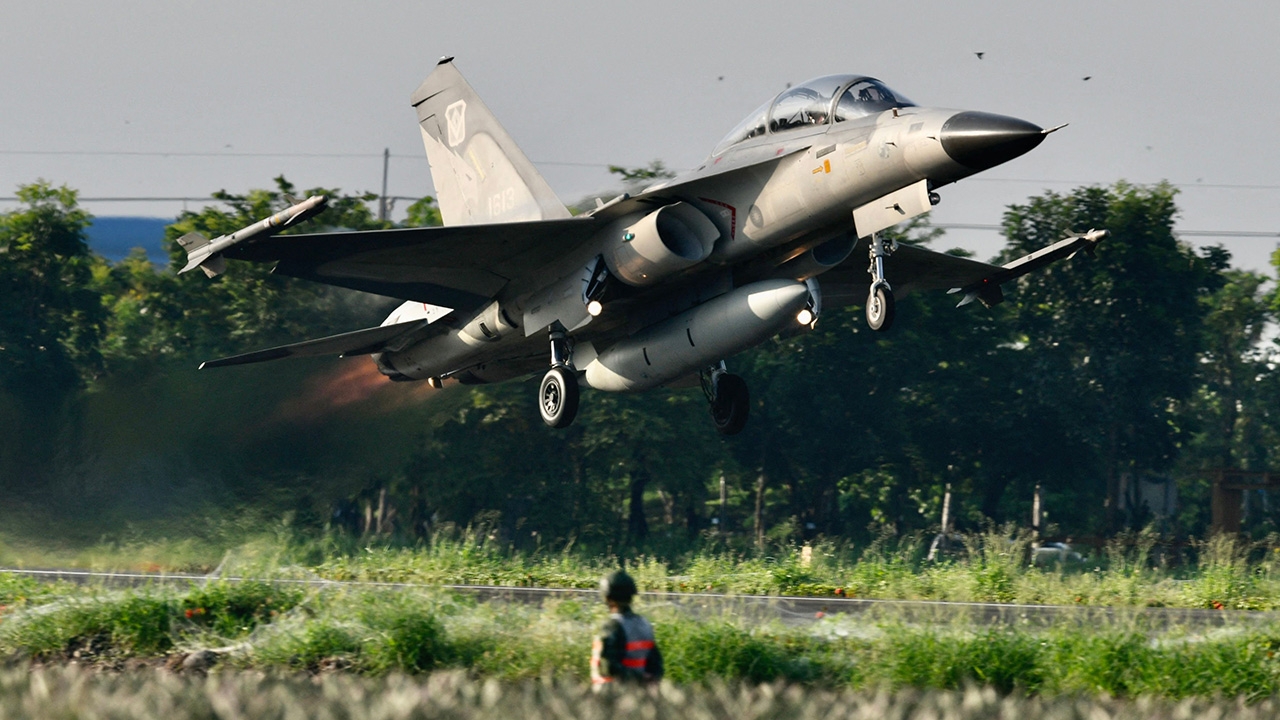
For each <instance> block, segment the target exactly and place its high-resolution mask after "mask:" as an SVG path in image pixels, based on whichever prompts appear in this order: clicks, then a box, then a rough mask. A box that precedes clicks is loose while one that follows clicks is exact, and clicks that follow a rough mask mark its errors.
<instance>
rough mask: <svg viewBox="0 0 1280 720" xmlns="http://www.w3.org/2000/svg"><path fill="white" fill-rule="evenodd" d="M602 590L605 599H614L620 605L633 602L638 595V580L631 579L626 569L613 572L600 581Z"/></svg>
mask: <svg viewBox="0 0 1280 720" xmlns="http://www.w3.org/2000/svg"><path fill="white" fill-rule="evenodd" d="M600 592H601V594H603V595H604V599H605V600H612V601H613V602H616V603H618V604H620V605H626V604H628V603H630V602H631V598H633V597H635V596H636V593H637V592H638V591H637V590H636V581H635V580H632V579H631V576H630V575H628V574H627V571H625V570H619V571H617V572H615V573H611V574H610V575H608V576H606V577H605V578H604V579H603V580H601V581H600Z"/></svg>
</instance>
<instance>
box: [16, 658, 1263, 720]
mask: <svg viewBox="0 0 1280 720" xmlns="http://www.w3.org/2000/svg"><path fill="white" fill-rule="evenodd" d="M1278 712H1280V703H1277V702H1276V701H1275V700H1265V701H1262V702H1259V703H1256V704H1246V703H1244V702H1242V701H1237V700H1221V699H1187V700H1180V701H1179V700H1169V699H1156V698H1142V699H1137V700H1133V699H1116V698H1086V697H1079V696H1060V697H1052V698H1046V697H1036V696H1031V697H1027V696H1021V695H1016V696H1010V697H1007V696H1003V695H1001V694H999V693H996V692H994V691H993V690H990V689H986V690H983V689H977V688H968V689H965V690H960V691H924V692H899V693H885V692H871V691H854V690H820V689H813V688H807V687H797V686H788V685H783V684H769V685H750V684H740V683H712V684H709V685H705V686H697V687H677V686H674V685H665V686H663V687H662V688H660V689H658V690H657V691H656V692H652V693H644V692H605V693H599V694H597V693H593V692H591V689H590V686H589V685H586V684H584V683H581V682H577V681H564V680H536V681H534V680H530V681H523V682H514V683H508V682H498V681H495V680H492V679H476V678H473V677H470V676H467V675H466V674H463V673H455V672H443V673H435V674H432V675H430V676H426V677H405V676H400V675H396V676H390V677H386V678H361V677H353V676H350V675H327V676H325V677H323V678H321V679H309V678H302V677H280V676H275V675H266V676H264V675H262V674H259V673H242V672H227V673H220V674H218V675H216V676H211V677H209V678H207V679H205V678H199V677H194V678H193V677H182V676H175V675H171V674H167V673H150V672H141V673H130V674H123V675H111V674H106V675H103V674H95V673H92V672H89V671H85V670H83V669H79V668H55V669H38V670H34V671H28V670H27V669H26V668H25V667H16V668H12V669H9V670H0V717H6V718H26V717H127V718H134V719H136V720H169V719H170V718H173V717H198V718H214V717H222V718H294V717H342V718H350V719H351V720H402V719H403V720H410V719H417V718H442V717H443V718H454V719H456V720H471V719H472V718H475V719H477V720H478V719H479V718H493V717H503V718H535V717H536V718H549V719H557V720H558V719H564V720H568V719H570V718H606V717H607V718H619V719H624V720H625V719H628V718H636V719H637V720H641V719H648V718H654V717H672V718H675V717H681V718H705V719H706V720H720V719H724V720H745V719H756V718H761V719H763V718H796V719H797V720H818V719H819V718H823V719H830V720H843V719H845V718H848V719H849V720H881V719H882V718H896V719H898V720H917V719H918V720H925V719H926V718H927V719H933V718H948V719H950V720H979V719H985V718H992V717H1000V718H1004V720H1039V719H1040V718H1046V719H1049V718H1053V719H1054V720H1075V719H1076V718H1079V719H1081V720H1084V719H1086V718H1087V719H1088V720H1112V719H1117V720H1118V719H1120V718H1133V717H1144V718H1168V719H1169V720H1175V719H1177V720H1182V719H1187V720H1189V719H1191V718H1206V717H1208V718H1220V719H1224V720H1225V719H1226V718H1239V719H1240V720H1252V719H1253V718H1269V717H1275V715H1276V714H1277V713H1278Z"/></svg>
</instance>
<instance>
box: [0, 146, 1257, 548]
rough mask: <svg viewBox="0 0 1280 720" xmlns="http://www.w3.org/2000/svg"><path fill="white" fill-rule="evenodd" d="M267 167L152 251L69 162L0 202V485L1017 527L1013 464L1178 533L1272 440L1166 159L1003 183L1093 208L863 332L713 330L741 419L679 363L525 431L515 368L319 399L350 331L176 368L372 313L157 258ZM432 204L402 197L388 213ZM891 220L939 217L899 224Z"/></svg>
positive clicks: (459, 521) (361, 513)
mask: <svg viewBox="0 0 1280 720" xmlns="http://www.w3.org/2000/svg"><path fill="white" fill-rule="evenodd" d="M624 170H625V169H622V168H619V171H624ZM629 172H635V171H629ZM619 174H623V173H622V172H620V173H619ZM623 177H624V178H626V177H627V175H625V174H623ZM295 190H296V188H294V187H293V186H292V185H291V184H289V183H288V181H287V180H285V179H284V178H283V177H281V178H277V179H276V182H275V187H274V188H273V189H270V190H253V191H250V192H248V193H246V194H244V195H233V194H229V193H225V192H223V193H219V194H218V195H217V197H218V198H219V199H220V200H222V201H223V206H222V207H206V208H203V209H201V210H198V211H193V212H184V213H182V214H181V215H180V216H179V217H178V218H176V219H175V222H174V223H173V224H172V225H170V226H169V228H168V229H167V231H166V239H167V241H168V244H169V247H170V253H171V258H172V261H171V262H170V263H169V264H168V266H165V267H160V266H156V265H154V264H152V263H151V262H150V261H149V260H148V259H147V258H146V256H145V254H144V253H141V252H137V253H135V254H133V255H131V256H129V257H128V258H126V259H124V260H122V261H120V262H117V263H111V262H108V261H107V260H105V259H103V258H101V257H99V256H97V255H95V254H94V253H93V252H92V251H91V250H90V248H89V247H88V244H87V242H86V234H85V229H86V227H87V225H88V223H89V221H90V217H89V216H88V214H87V213H85V212H84V210H83V209H81V208H79V206H78V205H77V203H76V196H75V193H74V191H72V190H69V189H67V188H57V187H53V186H52V185H50V184H48V183H43V182H41V183H36V184H33V185H29V186H26V187H24V188H21V189H20V190H19V198H20V199H21V200H22V202H23V203H24V205H23V207H21V208H20V209H18V210H15V211H12V212H9V213H6V214H4V215H3V216H2V217H0V300H2V305H0V307H4V308H5V312H4V313H3V314H2V315H0V423H2V424H3V425H2V427H3V429H4V433H3V438H0V473H3V474H2V475H0V491H3V492H4V493H5V494H7V495H8V496H10V497H12V498H18V499H21V500H23V502H26V503H29V504H35V505H39V504H40V503H45V504H49V503H51V502H52V500H51V498H54V497H65V496H66V495H67V494H72V495H75V496H76V497H77V498H79V499H80V500H81V501H82V502H84V503H85V504H86V505H87V506H90V507H93V508H102V507H104V506H108V505H112V504H113V503H115V504H116V505H120V506H122V507H123V509H124V510H125V511H128V512H132V513H139V512H156V513H163V512H169V511H172V508H173V507H174V502H176V500H174V501H171V500H173V499H175V498H179V497H194V498H196V500H193V501H192V504H190V505H181V503H179V505H181V507H183V508H184V509H186V510H191V511H194V510H195V509H198V508H199V507H202V505H201V503H205V504H209V503H212V504H215V505H217V504H220V505H223V506H237V505H252V504H257V505H266V506H269V507H271V508H273V509H282V508H284V509H289V510H291V511H293V512H296V513H297V517H299V518H300V519H301V520H300V521H301V522H307V523H311V524H314V525H317V526H319V525H326V524H327V525H329V526H333V527H338V528H346V529H349V530H351V531H353V532H369V531H381V532H384V533H391V532H395V533H398V534H401V535H404V536H406V537H422V536H425V535H426V534H428V533H430V532H432V531H433V530H434V529H437V528H440V527H443V526H448V525H454V526H472V527H476V526H483V527H486V528H490V529H491V530H492V531H493V532H494V533H496V534H499V535H501V536H502V537H504V538H507V539H509V540H510V541H511V542H514V543H517V544H528V543H541V542H566V541H570V540H574V541H579V542H598V543H603V544H609V545H612V546H621V545H624V544H636V543H657V542H668V541H669V542H674V543H687V542H690V541H694V542H697V541H699V539H707V538H724V537H728V538H737V539H739V540H743V541H746V542H759V543H763V542H767V541H768V540H770V539H775V540H793V539H798V538H802V537H803V538H811V537H817V536H825V537H839V538H848V539H852V540H860V539H865V538H867V537H870V536H874V535H875V534H877V533H881V532H885V531H897V532H910V531H917V530H918V531H926V530H930V529H932V528H936V527H937V525H938V522H939V514H940V509H941V503H942V499H943V495H944V492H946V490H947V489H948V488H950V491H951V497H952V517H954V518H955V519H956V520H955V522H956V523H957V525H958V526H959V527H961V528H965V527H968V528H978V527H981V526H982V525H983V524H986V523H1004V522H1015V523H1018V524H1024V525H1025V524H1027V523H1028V522H1029V520H1030V508H1031V502H1032V496H1033V494H1034V492H1035V488H1036V487H1037V486H1039V487H1040V488H1041V491H1042V493H1043V499H1044V508H1045V510H1046V513H1047V518H1046V520H1047V523H1048V528H1047V530H1048V532H1050V534H1059V535H1075V536H1080V535H1104V534H1110V533H1114V532H1117V531H1120V530H1123V529H1125V528H1130V527H1141V526H1144V525H1147V524H1150V523H1152V522H1156V523H1158V525H1159V526H1160V528H1161V529H1163V530H1164V531H1166V532H1169V533H1175V534H1179V535H1184V536H1186V535H1202V534H1204V533H1205V532H1206V531H1207V527H1208V522H1209V498H1208V491H1209V490H1208V480H1207V478H1208V475H1207V473H1208V472H1210V471H1212V470H1213V469H1217V468H1227V467H1234V468H1241V469H1250V470H1262V469H1267V468H1280V457H1277V456H1280V417H1278V413H1280V373H1278V372H1277V367H1276V360H1277V346H1276V343H1275V342H1274V341H1273V340H1272V339H1271V333H1270V332H1269V330H1268V328H1269V327H1273V324H1274V323H1275V322H1276V321H1277V319H1280V292H1277V291H1276V290H1275V289H1274V284H1273V283H1269V281H1270V280H1272V278H1268V277H1267V276H1264V275H1262V274H1258V273H1252V272H1247V271H1243V270H1239V269H1235V268H1232V267H1231V266H1230V255H1229V253H1228V252H1227V251H1226V250H1225V249H1224V248H1222V247H1210V248H1205V249H1202V250H1200V251H1196V250H1195V249H1193V248H1192V247H1190V246H1189V245H1187V244H1185V243H1183V242H1180V241H1179V240H1178V239H1177V238H1176V236H1175V234H1174V231H1173V227H1174V220H1175V218H1176V216H1177V206H1176V202H1175V201H1176V192H1175V190H1174V189H1173V188H1172V187H1171V186H1168V185H1155V186H1133V185H1128V184H1125V183H1117V184H1116V185H1113V186H1110V187H1098V186H1094V187H1081V188H1078V189H1075V190H1073V191H1071V192H1068V193H1062V194H1060V193H1052V192H1049V193H1045V194H1044V195H1041V196H1037V197H1033V198H1029V199H1028V200H1027V201H1026V202H1024V203H1020V204H1015V205H1012V206H1010V207H1009V208H1008V209H1007V211H1006V213H1005V215H1004V222H1003V235H1004V238H1005V248H1004V250H1003V251H1002V254H1001V257H1000V260H1001V261H1007V260H1009V259H1012V258H1014V257H1018V256H1021V255H1023V254H1026V253H1029V252H1031V251H1033V250H1036V249H1038V248H1040V247H1043V246H1045V245H1048V244H1050V243H1052V242H1054V241H1056V240H1058V239H1060V238H1062V237H1063V236H1065V235H1067V234H1069V233H1071V232H1079V231H1084V230H1088V229H1090V228H1107V229H1109V230H1111V232H1112V236H1111V238H1110V239H1108V240H1107V241H1105V242H1104V243H1103V244H1102V245H1101V246H1100V247H1099V249H1098V251H1097V253H1096V256H1095V257H1090V258H1084V257H1082V258H1075V259H1073V260H1071V261H1064V262H1060V263H1057V264H1055V265H1053V266H1050V267H1049V268H1047V269H1045V270H1044V271H1041V272H1037V273H1033V274H1031V275H1029V276H1026V277H1024V278H1022V279H1020V280H1018V281H1017V282H1016V283H1015V284H1012V285H1011V286H1009V287H1006V288H1005V290H1006V293H1005V297H1006V301H1005V302H1004V303H1002V304H1000V305H997V306H995V307H992V308H984V307H982V306H980V305H971V306H966V307H964V308H960V309H956V308H955V307H953V306H954V305H955V301H956V297H955V296H949V295H946V294H942V293H918V294H911V295H908V296H906V297H903V298H902V299H901V301H900V306H899V313H898V321H897V323H896V324H895V326H894V329H893V330H892V331H891V332H889V333H887V334H878V333H872V332H871V331H869V330H867V329H866V327H865V324H864V323H863V322H862V320H861V312H860V308H845V309H829V310H827V311H826V312H825V313H824V314H823V316H822V317H821V319H820V321H819V323H818V326H817V329H816V330H814V331H812V332H807V333H804V334H801V335H796V336H790V337H781V338H777V339H774V340H772V341H770V342H768V343H766V344H765V345H763V346H761V347H758V348H756V349H754V350H752V351H750V352H747V353H744V354H742V355H741V356H738V357H734V358H730V359H729V364H730V367H731V369H732V370H733V371H734V372H738V373H740V374H742V375H744V376H745V377H746V379H747V380H748V382H749V384H750V387H751V391H752V409H751V413H752V418H751V421H750V423H749V424H748V426H747V429H746V430H745V431H744V432H743V433H742V434H741V435H739V436H736V437H734V438H727V439H725V438H720V437H719V436H718V435H716V434H715V432H714V431H713V430H712V428H711V425H710V423H709V422H708V419H707V418H706V412H707V410H706V403H705V400H704V399H703V398H702V396H701V393H700V392H699V391H697V390H696V389H695V390H679V391H658V392H650V393H645V394H640V395H614V394H608V393H599V392H591V391H586V394H585V396H584V398H583V404H582V410H581V414H580V416H579V419H578V421H577V422H576V423H575V424H574V425H573V426H572V427H570V428H568V429H567V430H563V431H553V430H550V429H548V428H546V427H544V426H543V425H542V423H541V422H540V421H539V420H538V416H537V413H536V412H535V411H534V407H533V402H534V401H533V397H534V391H533V386H532V385H531V384H530V383H529V382H513V383H508V384H504V385H497V386H480V387H473V388H463V387H449V388H446V389H445V390H442V391H439V392H438V393H433V394H423V393H420V392H419V391H418V390H416V389H410V388H401V387H395V388H390V389H387V390H385V391H383V390H380V389H378V388H380V387H381V386H380V385H379V386H373V385H370V387H373V388H374V390H369V391H368V392H369V393H372V392H378V393H381V394H380V395H379V396H380V397H389V396H392V395H394V394H395V393H396V392H399V393H402V394H401V395H398V396H396V397H399V398H402V399H403V398H410V397H411V398H414V399H415V400H414V401H413V402H400V401H396V402H392V403H390V405H389V406H388V407H387V408H381V409H379V410H377V411H376V412H374V411H372V410H369V409H368V407H367V406H362V405H359V404H358V403H356V404H354V405H350V406H345V405H342V404H341V403H342V402H346V401H345V400H340V399H339V397H340V396H342V397H345V393H347V392H348V391H351V390H352V388H353V387H355V386H356V385H357V384H359V383H366V382H373V381H372V380H368V379H367V378H366V379H364V380H359V383H357V381H356V380H352V379H347V378H346V376H341V377H339V376H334V375H333V373H334V372H335V367H337V366H341V367H344V368H345V367H354V366H352V365H350V364H351V363H361V362H364V361H362V360H359V359H356V360H348V361H341V363H347V365H342V364H341V363H339V361H311V362H307V361H300V362H299V363H296V364H291V363H289V361H285V362H284V363H281V364H269V365H270V367H268V366H262V367H259V368H250V369H243V370H242V369H237V368H231V369H227V370H222V371H208V372H206V373H200V374H197V373H195V371H194V366H195V365H196V364H197V363H198V362H199V361H201V360H205V359H209V358H211V357H217V356H221V355H229V354H234V353H237V352H243V351H246V350H251V349H258V348H263V347H268V346H271V345H273V344H279V343H286V342H291V341H295V340H298V339H304V338H310V337H318V336H321V335H326V334H332V333H337V332H343V331H346V330H350V329H355V328H358V327H365V326H369V325H371V324H377V323H378V322H380V321H381V318H382V316H383V315H385V313H386V312H387V311H388V310H389V308H390V307H391V306H392V305H394V302H393V301H388V300H387V299H385V298H378V297H374V296H369V295H364V294H361V293H356V292H353V291H346V290H341V289H337V288H330V287H326V286H322V285H315V284H308V283H304V282H301V281H296V280H292V279H289V278H283V277H279V276H276V275H273V274H271V273H270V268H269V267H264V266H261V265H252V264H248V263H232V264H231V266H230V269H229V270H228V272H227V273H226V274H225V275H222V276H220V277H218V278H215V279H212V280H211V279H208V278H205V277H204V276H203V275H202V274H200V273H191V274H187V275H181V276H179V275H177V274H176V272H175V271H176V268H179V267H181V266H182V265H183V262H182V260H183V256H182V253H181V251H180V249H179V248H178V246H177V244H176V242H175V241H176V239H177V238H178V237H180V236H181V235H183V234H184V233H186V232H190V231H192V230H198V231H200V232H203V233H205V234H207V235H209V236H216V235H220V234H224V233H230V232H232V231H234V230H236V229H238V228H240V227H243V226H244V225H247V224H249V223H251V222H253V221H255V220H257V219H260V218H262V217H265V216H267V215H269V214H271V213H272V212H274V211H276V210H278V209H280V208H281V207H283V206H285V205H287V204H288V203H289V199H290V197H291V196H292V195H293V194H294V192H295ZM319 191H323V192H326V193H327V194H329V195H330V196H331V202H330V204H329V207H328V209H327V210H326V211H325V212H324V214H323V215H321V216H319V217H318V218H316V219H314V220H312V221H310V222H309V223H307V227H305V228H299V229H298V230H296V232H308V231H316V230H329V229H338V228H350V229H373V228H383V227H392V224H391V223H388V222H380V221H378V220H377V219H376V217H375V216H374V215H373V213H372V212H371V211H370V207H369V204H368V203H369V202H370V201H371V200H373V199H374V197H373V196H369V195H359V194H357V195H347V194H343V193H341V192H339V191H336V190H324V189H316V190H312V191H310V192H319ZM438 223H439V215H438V213H437V212H436V211H435V207H434V204H433V202H432V200H431V199H430V198H424V199H423V200H422V201H420V202H419V203H416V204H415V205H414V206H412V207H411V208H410V212H409V217H408V219H407V220H406V222H405V223H402V224H404V225H419V226H421V225H432V224H438ZM897 232H898V233H899V239H900V240H901V241H902V242H915V243H928V244H930V245H931V246H933V247H935V248H939V247H942V246H943V245H944V244H945V237H944V236H943V235H942V233H941V231H939V230H937V229H933V228H930V227H929V226H928V225H927V223H924V222H917V223H914V224H911V225H909V226H907V227H905V228H901V229H899V230H898V231H897ZM850 262H857V259H856V258H855V259H852V260H850ZM1274 262H1275V264H1276V265H1277V267H1278V268H1280V254H1278V255H1277V256H1276V259H1275V261H1274ZM365 364H366V365H367V363H365ZM286 365H287V366H288V367H286ZM211 372H218V373H222V374H220V375H211V374H210V373H211ZM309 378H310V380H309ZM315 378H330V380H329V381H327V382H328V384H327V385H323V387H325V388H327V389H326V390H324V391H323V392H322V393H321V394H320V396H319V397H320V405H323V406H325V407H326V408H327V409H324V410H323V411H317V410H307V411H305V412H304V411H299V412H298V413H295V415H296V416H297V417H292V416H289V417H286V416H288V413H282V412H281V411H280V408H283V407H295V406H299V403H301V402H302V399H300V398H299V396H301V395H305V394H306V393H305V392H304V390H305V388H307V387H312V386H316V387H320V386H319V385H315V383H319V382H320V380H315ZM533 382H535V383H536V379H535V380H534V381H533ZM308 383H312V384H311V385H309V384H308ZM361 387H363V385H361ZM340 391H341V392H340ZM393 391H394V392H393ZM404 393H407V394H404ZM317 407H319V406H317ZM362 408H363V409H362ZM282 417H283V418H284V419H281V418H282ZM291 417H292V419H290V418H291ZM393 429H394V432H393ZM138 435H146V436H150V437H151V440H152V442H151V444H150V445H148V444H147V443H145V442H141V441H140V440H139V439H138V437H136V436H138ZM361 443H363V446H361V447H362V448H363V449H360V450H358V451H357V445H360V444H361ZM121 448H129V450H127V451H126V450H122V449H121ZM144 460H145V462H144ZM108 466H110V467H112V468H114V469H113V470H112V471H111V472H109V473H108V472H106V471H105V470H103V468H104V467H108ZM143 475H147V477H148V478H149V479H148V480H147V481H146V482H145V483H143V482H142V481H141V480H138V478H139V477H141V476H143ZM1141 479H1147V480H1150V479H1162V480H1166V481H1167V482H1170V483H1173V484H1175V485H1176V487H1177V492H1178V497H1179V504H1178V511H1177V513H1176V514H1174V515H1172V516H1167V517H1164V516H1156V515H1153V513H1152V510H1153V508H1150V507H1149V506H1143V505H1141V504H1138V503H1135V502H1134V500H1133V497H1128V498H1126V494H1128V495H1129V496H1132V493H1133V488H1134V487H1136V484H1137V482H1138V480H1141ZM135 486H136V487H142V488H145V490H144V491H138V492H132V491H130V490H129V488H131V487H135ZM28 506H30V505H28ZM140 508H142V509H140ZM148 508H149V509H148ZM1251 518H1252V519H1251V523H1252V524H1251V529H1252V530H1253V531H1255V532H1267V531H1270V530H1271V529H1273V525H1272V520H1271V518H1270V517H1269V516H1268V513H1266V512H1263V513H1256V512H1255V513H1254V514H1253V515H1252V516H1251Z"/></svg>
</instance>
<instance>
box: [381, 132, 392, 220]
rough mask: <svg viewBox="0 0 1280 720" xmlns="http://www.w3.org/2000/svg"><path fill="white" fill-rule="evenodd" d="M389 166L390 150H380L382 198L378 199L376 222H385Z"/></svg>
mask: <svg viewBox="0 0 1280 720" xmlns="http://www.w3.org/2000/svg"><path fill="white" fill-rule="evenodd" d="M390 166H391V148H383V149H382V196H381V197H380V198H378V220H379V221H380V222H386V221H387V169H388V168H389V167H390Z"/></svg>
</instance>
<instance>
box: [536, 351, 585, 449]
mask: <svg viewBox="0 0 1280 720" xmlns="http://www.w3.org/2000/svg"><path fill="white" fill-rule="evenodd" d="M538 413H539V414H540V415H542V422H544V423H546V424H547V425H550V426H551V427H553V428H565V427H569V425H570V424H572V423H573V418H574V417H576V416H577V414H578V374H577V372H575V371H574V369H573V341H572V340H570V339H569V336H568V334H567V333H566V332H565V331H564V330H563V329H555V330H552V331H551V369H550V370H548V371H547V374H546V375H543V376H542V384H541V385H540V386H539V387H538Z"/></svg>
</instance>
